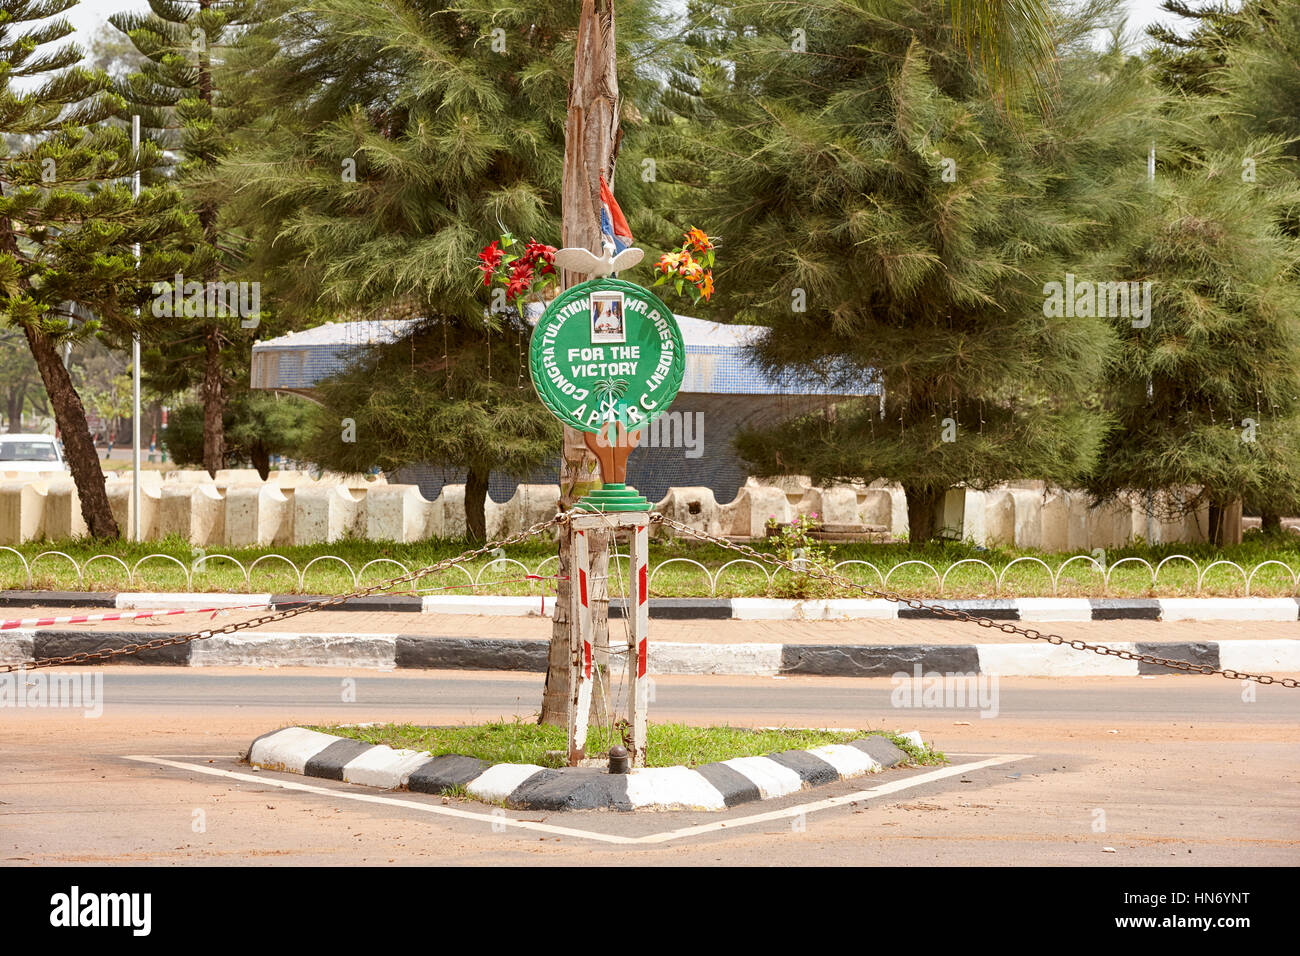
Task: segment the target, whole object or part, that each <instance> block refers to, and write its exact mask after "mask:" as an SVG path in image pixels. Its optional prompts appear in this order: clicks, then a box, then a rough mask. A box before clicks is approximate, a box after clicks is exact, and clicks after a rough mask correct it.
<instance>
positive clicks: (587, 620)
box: [569, 525, 593, 767]
mask: <svg viewBox="0 0 1300 956" xmlns="http://www.w3.org/2000/svg"><path fill="white" fill-rule="evenodd" d="M570 527H571V531H570V533H571V534H572V535H573V550H572V552H571V553H572V555H573V570H574V574H575V576H576V578H577V580H576V581H575V582H574V584H575V585H576V587H570V588H569V594H570V600H571V601H572V602H573V603H572V606H571V612H570V617H569V620H571V621H577V622H578V627H577V630H576V632H574V631H572V630H571V631H570V634H573V635H574V637H575V638H576V640H574V641H573V646H572V647H571V648H570V655H569V658H570V659H569V766H570V767H574V766H577V764H578V762H579V761H581V760H582V759H583V758H584V757H586V755H587V725H588V723H589V720H590V715H591V669H592V660H591V658H592V654H591V642H592V637H593V634H592V625H591V549H590V547H589V543H588V540H587V534H586V531H584V530H582V529H579V528H573V527H572V525H570Z"/></svg>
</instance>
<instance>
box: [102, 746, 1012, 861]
mask: <svg viewBox="0 0 1300 956" xmlns="http://www.w3.org/2000/svg"><path fill="white" fill-rule="evenodd" d="M1031 756H1032V754H997V755H994V756H992V757H989V758H987V759H985V760H980V761H976V762H974V763H964V764H957V765H956V766H952V767H940V768H939V769H938V770H932V771H930V772H929V773H923V774H918V775H916V776H914V777H904V778H903V779H901V780H894V781H891V782H889V783H883V784H881V785H880V786H877V787H871V788H869V789H867V790H859V791H857V792H856V793H850V794H846V795H845V796H842V797H828V798H826V799H824V800H815V801H812V802H810V803H803V804H797V805H795V806H792V807H786V808H785V809H782V810H769V811H767V812H766V813H754V814H750V815H749V816H745V817H738V818H736V819H732V820H719V821H716V822H711V823H702V824H700V825H699V826H692V827H682V828H680V829H677V830H665V831H663V832H662V833H650V834H647V835H645V836H639V837H627V836H619V835H618V834H613V833H598V832H596V831H593V830H579V829H577V828H576V827H561V826H556V825H554V824H551V823H541V822H539V821H534V820H516V819H513V818H511V817H509V816H501V815H500V811H496V813H497V814H498V815H496V816H494V815H493V812H492V811H482V812H479V811H474V810H462V809H460V808H459V807H451V806H442V805H441V804H433V803H420V802H418V801H415V800H403V799H401V798H398V797H385V796H379V795H377V794H371V793H354V792H352V791H351V790H343V789H339V790H335V789H330V788H328V787H316V786H312V785H311V784H309V783H299V782H297V781H296V780H276V779H274V778H272V777H269V776H267V775H265V774H251V773H238V772H236V771H233V770H222V769H221V768H219V767H207V766H203V765H202V764H192V763H181V762H180V761H176V760H164V759H163V758H161V757H156V756H150V755H148V754H133V755H129V756H124V757H123V758H122V759H123V760H134V761H137V762H139V763H149V764H162V765H164V766H167V767H171V768H173V769H175V770H186V771H190V772H191V773H202V774H207V775H208V776H212V777H225V778H226V779H228V780H239V781H242V782H244V783H255V784H259V785H261V786H272V787H279V788H280V789H282V790H297V791H299V792H300V793H313V794H316V795H317V796H322V797H338V798H341V799H343V800H356V801H358V802H360V803H377V804H381V805H387V806H395V807H400V808H402V809H405V810H417V811H419V812H421V813H432V814H436V815H439V816H445V817H454V818H456V819H460V820H474V821H476V822H478V823H482V824H485V825H493V824H495V825H496V826H498V827H500V826H505V827H514V828H517V829H520V830H532V831H534V832H537V833H550V834H552V835H555V836H572V837H579V838H580V839H584V840H595V841H596V842H598V843H615V844H620V845H638V844H640V845H650V844H659V843H668V842H669V841H671V840H680V839H683V838H685V837H691V836H700V835H702V834H705V833H713V832H716V831H718V830H734V829H737V828H739V827H745V826H753V825H754V824H758V823H767V822H770V821H772V820H782V819H787V818H792V817H797V816H799V815H800V814H808V813H816V812H817V811H819V810H828V809H831V808H832V807H842V806H845V805H846V804H850V803H865V802H867V801H869V800H876V799H878V798H880V797H884V796H888V795H890V794H893V793H901V792H902V791H904V790H909V789H911V788H913V787H919V786H923V785H924V784H927V783H933V782H934V781H936V780H943V779H944V778H946V777H952V776H955V775H957V774H964V773H970V772H971V771H973V770H983V769H985V768H987V767H997V766H1000V765H1002V764H1006V763H1011V762H1013V761H1016V760H1027V759H1029V758H1030V757H1031Z"/></svg>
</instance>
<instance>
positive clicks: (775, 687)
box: [0, 667, 1300, 726]
mask: <svg viewBox="0 0 1300 956" xmlns="http://www.w3.org/2000/svg"><path fill="white" fill-rule="evenodd" d="M222 670H223V671H224V672H223V673H212V672H205V670H203V669H195V668H162V667H159V668H137V667H119V668H108V669H107V670H106V671H105V672H104V701H105V707H106V710H107V712H108V715H109V716H111V715H112V714H113V713H114V712H116V711H118V710H119V709H121V710H122V711H123V712H134V711H139V710H141V709H144V710H153V709H156V708H157V709H163V710H167V709H172V708H179V709H185V710H190V709H199V710H206V709H209V708H217V709H224V708H234V707H239V708H250V707H251V708H256V709H259V710H267V711H281V712H283V713H284V714H286V715H290V714H298V713H301V712H303V711H304V710H311V709H313V708H323V709H325V711H327V712H328V713H330V714H331V715H334V716H335V717H337V716H338V710H339V708H345V712H346V713H347V714H348V715H350V717H349V718H347V719H351V718H354V717H356V711H357V710H359V709H364V708H366V707H379V708H382V709H383V710H384V711H385V712H395V711H401V712H403V713H404V715H405V719H408V720H424V721H425V722H428V721H432V720H437V719H442V718H443V717H444V716H447V717H450V716H454V715H459V714H461V713H463V712H472V713H475V714H478V715H479V716H485V715H490V714H499V715H501V716H507V717H510V716H515V715H521V716H522V715H527V714H530V713H535V712H536V708H537V703H538V701H539V700H540V699H541V690H542V682H543V678H542V675H540V674H527V675H518V676H512V675H509V674H497V673H484V672H467V673H464V674H458V673H456V672H436V671H413V672H411V671H403V672H401V673H397V672H394V673H391V674H378V673H376V672H374V671H362V670H358V671H355V672H351V671H349V672H346V675H344V676H341V673H342V672H340V673H335V672H333V671H330V672H322V671H320V670H316V669H311V671H310V672H309V673H303V671H305V670H307V669H292V670H282V671H271V672H267V671H262V672H250V671H249V670H247V669H238V670H237V669H233V668H232V669H229V670H227V669H224V668H223V669H222ZM345 679H346V680H349V681H351V684H349V685H348V686H349V689H350V690H351V691H352V692H353V694H354V695H355V704H348V705H343V704H342V703H341V697H342V693H343V689H344V684H343V681H344V680H345ZM1063 683H1068V689H1067V688H1065V687H1063V686H1062V684H1063ZM1121 683H1122V684H1123V686H1124V687H1125V691H1124V692H1121V691H1118V690H1117V689H1116V685H1115V682H1113V681H1108V680H1107V679H1104V678H1099V679H1078V680H1074V681H1070V682H1062V681H1059V680H1051V679H1045V678H1043V679H1040V678H1034V679H1029V678H1022V679H1018V680H1010V679H1006V680H1000V681H999V682H998V685H997V689H998V711H999V712H1000V714H1002V715H1008V716H1016V717H1020V718H1026V719H1077V720H1087V719H1103V718H1105V717H1106V716H1107V715H1108V714H1113V713H1115V712H1116V711H1115V705H1116V700H1117V695H1118V696H1120V697H1121V699H1122V700H1123V701H1124V704H1123V709H1122V714H1123V715H1124V717H1125V718H1126V719H1132V718H1135V717H1139V716H1145V717H1149V718H1150V719H1152V720H1179V719H1183V718H1195V719H1197V720H1213V721H1226V722H1231V723H1247V722H1251V723H1253V722H1256V721H1260V720H1265V721H1273V720H1277V721H1280V722H1284V723H1289V724H1291V725H1292V726H1297V725H1300V690H1287V689H1284V688H1272V689H1270V688H1262V687H1261V688H1259V691H1258V692H1257V695H1256V700H1255V701H1254V702H1253V703H1249V704H1247V703H1245V702H1243V701H1242V699H1241V690H1242V688H1241V686H1240V685H1239V684H1237V683H1234V682H1231V681H1227V680H1225V679H1223V678H1206V677H1195V676H1169V677H1158V678H1154V679H1149V680H1147V679H1142V678H1137V679H1134V680H1129V681H1123V682H1121ZM1130 688H1131V690H1130ZM894 689H895V685H894V684H892V682H891V681H889V680H862V679H844V680H828V679H825V678H816V677H789V678H753V679H750V680H734V679H726V678H714V679H709V680H704V679H675V678H660V679H658V680H657V681H656V683H655V701H654V707H653V712H654V715H655V719H662V720H669V719H677V717H676V715H678V714H681V715H683V717H689V718H690V719H692V720H704V721H707V722H710V723H722V722H729V721H730V722H739V723H742V724H753V723H755V721H758V720H759V719H760V718H761V721H760V722H763V723H774V724H779V723H784V722H786V721H784V720H783V719H782V717H783V715H785V714H789V713H798V714H800V715H803V716H804V717H805V718H806V717H815V718H817V719H819V720H824V721H830V722H831V723H829V724H826V726H831V725H833V726H851V725H855V720H857V719H862V718H864V717H868V716H876V715H880V714H882V713H894V714H895V715H896V719H897V715H898V709H897V708H894V707H893V706H892V705H891V700H890V699H891V696H892V695H893V693H894ZM978 709H979V708H978V707H966V708H960V707H957V708H950V709H949V712H961V713H964V714H965V715H966V716H970V715H971V714H973V713H977V712H978ZM2 713H3V712H0V714H2ZM801 719H802V718H801Z"/></svg>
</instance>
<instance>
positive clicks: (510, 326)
mask: <svg viewBox="0 0 1300 956" xmlns="http://www.w3.org/2000/svg"><path fill="white" fill-rule="evenodd" d="M655 9H656V8H655V5H654V4H653V3H652V2H651V0H629V2H627V3H623V4H620V7H619V12H618V18H619V19H618V34H617V35H618V42H619V45H620V64H621V72H620V77H619V82H620V89H621V93H622V95H623V98H624V115H623V125H624V129H625V132H626V135H625V136H624V138H623V141H622V155H621V160H620V168H622V169H628V170H630V171H631V174H623V175H619V176H618V177H617V178H616V179H615V180H614V183H613V186H614V189H615V191H616V193H617V194H618V196H619V200H620V202H621V204H622V206H623V208H624V210H625V211H626V212H627V214H628V216H629V219H630V222H631V225H632V227H633V229H634V230H635V231H636V234H637V235H638V238H639V239H650V240H652V241H653V240H654V238H655V237H656V236H662V237H663V239H664V241H665V243H667V242H671V240H672V238H673V237H674V236H673V233H674V232H675V226H673V225H671V224H669V223H668V222H667V221H666V220H664V219H663V218H661V217H659V216H658V215H657V214H656V212H655V210H656V208H658V207H657V205H656V202H655V198H656V193H655V187H656V183H655V182H654V177H653V176H652V177H648V178H647V177H643V176H639V175H636V173H637V172H639V171H641V170H642V169H644V168H645V165H644V164H643V163H642V162H641V160H642V159H643V158H653V157H645V156H644V154H643V152H642V150H643V149H644V146H645V144H646V143H648V142H649V141H650V137H649V136H643V135H642V134H643V131H644V130H645V128H646V127H649V126H651V125H652V123H653V119H652V118H650V117H649V113H650V110H651V104H653V102H654V98H655V93H656V89H657V87H656V84H655V82H654V75H655V70H656V60H655V55H656V54H655V51H656V49H657V48H658V47H659V45H661V44H666V43H668V42H669V41H668V39H667V38H666V34H665V33H664V30H663V26H662V24H661V23H659V21H658V20H657V19H656V16H657V15H656V13H655ZM577 15H578V5H577V4H542V5H537V4H530V5H519V6H506V7H503V6H501V5H500V4H498V3H495V2H493V0H386V2H381V0H308V2H305V3H301V4H296V5H294V6H293V8H292V10H291V11H287V12H285V13H283V14H282V15H281V16H279V17H277V18H275V19H274V20H273V21H269V22H268V23H267V25H266V28H265V30H264V31H259V33H263V34H264V35H265V37H267V38H268V39H267V42H268V43H273V44H274V47H275V50H276V53H275V55H274V56H270V57H268V58H267V59H266V62H265V63H264V64H263V65H262V66H261V67H260V68H259V69H258V70H257V71H256V72H255V74H254V76H255V81H256V82H255V86H256V88H257V90H259V91H260V93H259V94H257V95H258V96H260V97H261V100H260V102H262V103H264V104H265V108H266V114H265V117H264V118H263V120H262V121H261V122H260V123H259V125H258V127H257V135H256V136H255V137H250V138H248V139H247V140H245V142H244V145H243V147H242V148H241V149H240V150H239V151H238V152H237V153H236V154H235V155H233V156H231V157H229V158H228V159H227V160H226V161H225V162H224V164H223V172H224V175H225V179H226V182H227V184H228V186H229V188H230V189H231V190H232V193H233V195H234V202H235V204H234V207H233V209H232V215H235V216H237V217H238V218H239V219H240V221H241V222H244V223H246V224H247V225H248V226H249V228H250V230H252V231H253V232H254V233H255V235H256V237H257V246H256V250H255V258H256V262H257V267H258V268H259V269H261V270H262V271H263V272H264V274H265V275H266V276H267V277H268V278H269V279H270V280H271V281H272V283H273V285H274V298H275V299H276V301H277V307H278V308H279V309H280V310H282V311H285V312H292V313H293V314H294V315H295V321H300V320H307V321H333V320H336V319H339V318H344V319H374V318H394V317H406V316H410V317H417V318H420V319H422V320H424V321H423V323H422V324H421V325H420V330H421V331H420V332H418V333H416V336H415V337H414V338H412V340H411V341H409V342H407V343H405V344H399V345H397V346H395V347H394V349H393V350H391V351H392V353H393V354H394V355H397V356H398V358H399V359H400V358H401V356H402V355H403V354H404V355H405V356H406V360H407V363H408V364H407V365H406V366H404V367H403V368H405V369H406V370H405V371H402V370H401V368H399V366H401V363H400V362H398V366H393V374H394V375H399V378H398V379H397V381H401V382H402V383H404V385H405V386H407V387H409V389H410V390H411V391H410V393H409V394H405V395H402V394H401V393H394V392H392V391H391V386H392V382H389V381H381V380H374V381H368V380H366V379H362V378H357V377H356V376H355V375H352V374H351V373H349V374H348V375H345V376H343V377H341V378H340V381H346V382H349V383H351V385H349V386H346V387H328V386H327V387H326V388H324V389H323V393H324V395H325V396H326V399H325V401H326V407H327V408H328V409H329V416H333V417H332V418H331V417H329V416H326V418H325V420H324V421H322V422H321V431H320V433H319V435H318V436H317V438H318V440H317V441H315V442H313V444H312V447H313V448H315V449H317V450H318V451H319V454H320V455H321V458H320V459H319V460H320V461H321V463H322V464H327V465H328V466H330V467H343V462H348V463H350V464H349V465H348V467H352V468H355V469H358V470H365V469H367V468H368V467H370V466H371V465H375V464H380V465H381V466H382V467H386V468H391V467H393V465H395V464H397V463H407V462H418V461H422V460H428V461H430V462H434V463H439V464H445V465H449V466H454V467H458V468H464V469H466V470H468V471H469V473H470V474H471V483H472V484H473V485H474V487H473V489H472V491H473V492H474V493H471V494H469V495H467V502H466V506H467V520H468V525H469V527H470V528H471V530H472V531H475V532H478V531H481V529H482V527H483V517H482V514H481V513H475V512H474V510H473V509H475V508H476V507H478V506H477V505H476V504H475V501H480V502H481V499H482V496H481V495H480V494H478V493H477V489H478V488H479V487H480V484H481V486H482V487H483V488H485V487H486V476H485V475H484V474H482V473H481V469H482V468H483V467H486V466H488V465H491V463H492V462H497V463H498V464H496V465H493V467H500V468H504V469H507V470H509V469H525V470H527V469H531V468H532V467H533V466H534V465H535V464H537V463H538V462H539V461H541V460H545V461H553V460H557V459H558V456H559V450H560V445H559V439H558V434H559V433H558V432H556V433H555V434H554V435H553V436H552V437H553V438H554V441H553V442H552V444H551V446H550V447H549V448H548V449H547V450H546V452H545V454H543V453H542V451H541V449H540V446H539V445H538V444H537V435H538V430H537V429H538V427H539V426H538V418H537V416H539V415H543V414H545V412H544V409H543V408H542V406H541V405H540V403H539V402H538V400H537V398H536V396H535V394H534V393H533V390H532V388H531V386H530V385H529V383H528V382H527V381H525V382H524V385H525V386H526V387H523V388H520V387H518V386H517V382H516V371H517V366H518V363H519V354H518V353H519V348H520V342H519V334H520V329H519V327H518V318H517V316H516V315H515V314H514V313H513V312H512V311H511V310H510V309H509V308H504V307H503V306H504V303H502V302H500V301H494V300H493V299H492V297H491V295H490V291H491V290H489V289H487V288H485V287H484V285H483V283H482V279H481V275H480V273H479V271H478V270H477V268H476V266H477V262H478V260H477V258H476V256H477V253H478V252H479V250H480V249H482V248H483V247H484V246H485V245H486V244H487V243H488V242H489V241H490V240H491V239H494V238H496V237H497V236H499V235H501V234H502V233H503V232H505V231H507V230H508V231H510V232H511V233H513V234H514V235H516V236H518V237H519V238H520V239H523V240H525V241H526V240H528V239H537V240H538V241H540V242H543V243H546V244H549V245H556V244H558V242H559V239H560V208H559V207H560V195H561V172H562V159H563V151H564V124H565V110H566V102H567V95H568V84H569V81H570V77H571V75H572V70H573V57H574V48H573V38H574V31H575V28H576V22H577ZM647 281H648V280H647ZM444 342H445V343H446V346H445V348H446V349H447V350H448V351H446V352H445V354H444V352H443V351H439V349H442V348H443V343H444ZM523 344H524V346H526V341H525V342H524V343H523ZM403 350H405V351H404V352H403ZM388 351H389V350H384V352H383V354H381V355H372V356H368V357H367V358H366V359H365V362H366V363H368V364H366V366H365V367H375V368H383V369H385V370H388V369H389V365H388V364H387V363H389V362H390V361H397V359H390V358H388V357H387V356H388ZM426 353H427V354H426ZM413 354H414V355H415V356H416V359H415V364H414V365H411V364H410V362H411V355H413ZM489 355H491V375H489V374H488V369H489V366H488V356H489ZM430 356H432V358H431V357H430ZM429 361H434V362H435V363H443V364H445V365H446V366H447V367H449V368H451V369H452V373H451V374H450V375H449V374H448V373H447V372H446V371H445V370H444V371H441V372H440V373H439V374H436V375H427V374H425V373H424V372H421V371H419V370H420V369H423V368H425V367H426V364H427V362H429ZM374 363H379V364H378V365H375V364H374ZM500 374H503V375H505V376H506V377H505V378H504V379H501V380H500V381H498V380H497V376H498V375H500ZM525 375H526V373H525ZM449 386H450V388H449ZM372 401H373V402H375V403H377V404H378V405H380V406H382V409H380V410H376V409H375V408H372V407H371V405H370V403H371V402H372ZM414 409H420V411H421V415H420V417H419V418H414V417H411V416H409V414H408V413H409V411H410V410H414ZM372 415H375V416H378V417H375V418H372V417H370V416H372ZM390 415H391V416H400V417H401V418H403V419H404V421H402V422H399V421H397V420H396V418H386V417H385V416H390ZM342 418H351V419H354V420H355V421H356V422H357V423H358V441H357V443H356V445H355V446H347V447H343V446H342V445H341V444H340V442H339V434H340V419H342ZM366 421H371V422H373V423H374V425H373V428H372V430H371V432H370V434H371V436H375V435H382V436H384V444H383V445H382V446H378V445H375V444H374V443H373V441H372V439H371V438H366V437H364V434H365V429H363V428H362V427H361V426H362V423H363V422H366ZM435 423H436V425H437V427H438V428H440V429H445V428H452V427H455V428H458V429H463V430H466V431H465V433H464V434H457V435H452V434H438V435H429V436H425V435H421V434H419V431H420V428H424V429H429V428H433V427H434V426H435ZM416 424H419V425H420V428H408V427H406V426H407V425H411V426H414V425H416ZM479 428H482V429H484V430H483V431H481V432H479V431H475V429H479ZM492 447H497V448H498V449H499V451H498V452H497V453H491V452H490V450H489V449H491V448H492ZM524 450H535V451H537V454H539V455H541V458H540V459H538V458H534V457H530V456H529V455H528V454H524ZM372 451H373V455H374V457H371V458H366V457H365V455H366V454H370V453H371V452H372ZM363 452H364V453H363ZM435 452H436V453H437V456H438V457H436V458H428V459H422V458H421V457H419V456H420V455H432V454H434V453H435ZM476 482H477V483H480V484H474V483H476Z"/></svg>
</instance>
